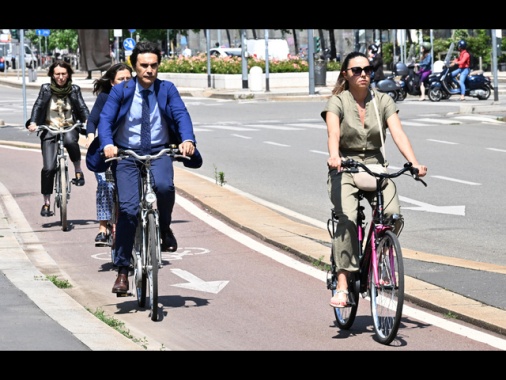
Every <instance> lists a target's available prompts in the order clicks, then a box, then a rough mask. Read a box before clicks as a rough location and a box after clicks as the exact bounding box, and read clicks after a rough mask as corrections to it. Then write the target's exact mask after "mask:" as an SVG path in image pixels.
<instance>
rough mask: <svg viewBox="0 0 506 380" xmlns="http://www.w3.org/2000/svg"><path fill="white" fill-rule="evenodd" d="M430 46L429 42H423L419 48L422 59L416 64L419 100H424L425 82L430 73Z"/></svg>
mask: <svg viewBox="0 0 506 380" xmlns="http://www.w3.org/2000/svg"><path fill="white" fill-rule="evenodd" d="M431 47H432V46H431V44H430V42H424V43H423V44H422V46H421V48H420V50H421V52H422V60H421V61H420V63H418V64H417V66H418V67H419V70H418V75H419V78H420V79H419V80H420V98H419V99H418V100H419V101H424V100H425V84H426V82H427V81H428V79H429V75H430V74H431V73H432V55H431V54H430V49H431Z"/></svg>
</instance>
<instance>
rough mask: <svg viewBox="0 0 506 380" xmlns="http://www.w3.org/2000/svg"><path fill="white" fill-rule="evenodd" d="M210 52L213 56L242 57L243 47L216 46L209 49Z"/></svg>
mask: <svg viewBox="0 0 506 380" xmlns="http://www.w3.org/2000/svg"><path fill="white" fill-rule="evenodd" d="M209 54H211V56H213V57H241V56H242V49H241V48H222V47H214V48H211V49H210V50H209Z"/></svg>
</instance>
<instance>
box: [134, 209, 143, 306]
mask: <svg viewBox="0 0 506 380" xmlns="http://www.w3.org/2000/svg"><path fill="white" fill-rule="evenodd" d="M142 229H143V228H142V220H140V219H139V221H138V223H137V229H136V230H135V240H134V249H133V252H132V258H133V262H134V282H135V293H136V295H137V304H138V305H139V306H140V307H144V306H145V305H146V271H145V269H144V264H145V258H144V257H143V250H144V244H143V236H144V234H143V231H142Z"/></svg>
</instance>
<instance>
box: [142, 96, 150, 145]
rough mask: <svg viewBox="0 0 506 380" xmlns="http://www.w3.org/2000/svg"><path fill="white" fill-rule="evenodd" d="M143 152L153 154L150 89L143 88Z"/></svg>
mask: <svg viewBox="0 0 506 380" xmlns="http://www.w3.org/2000/svg"><path fill="white" fill-rule="evenodd" d="M141 94H142V119H141V154H142V155H146V154H151V125H150V120H149V98H148V96H149V90H142V91H141Z"/></svg>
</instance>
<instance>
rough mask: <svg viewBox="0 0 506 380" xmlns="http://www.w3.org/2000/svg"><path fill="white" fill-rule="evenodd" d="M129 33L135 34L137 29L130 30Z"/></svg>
mask: <svg viewBox="0 0 506 380" xmlns="http://www.w3.org/2000/svg"><path fill="white" fill-rule="evenodd" d="M128 31H129V32H130V33H134V32H135V31H136V29H128Z"/></svg>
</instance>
